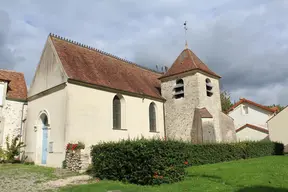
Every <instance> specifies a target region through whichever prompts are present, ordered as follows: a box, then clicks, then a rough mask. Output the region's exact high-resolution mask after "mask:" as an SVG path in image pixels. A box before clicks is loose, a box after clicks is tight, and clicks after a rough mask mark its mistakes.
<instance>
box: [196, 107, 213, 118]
mask: <svg viewBox="0 0 288 192" xmlns="http://www.w3.org/2000/svg"><path fill="white" fill-rule="evenodd" d="M199 113H200V117H201V118H213V116H212V115H211V113H210V112H209V111H208V110H207V109H206V108H205V107H204V108H202V109H199Z"/></svg>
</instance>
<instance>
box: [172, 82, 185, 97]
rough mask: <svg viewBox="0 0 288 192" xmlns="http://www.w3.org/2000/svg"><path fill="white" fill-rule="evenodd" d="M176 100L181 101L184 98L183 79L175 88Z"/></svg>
mask: <svg viewBox="0 0 288 192" xmlns="http://www.w3.org/2000/svg"><path fill="white" fill-rule="evenodd" d="M174 98H175V99H180V98H184V81H183V79H178V80H177V81H176V85H175V87H174Z"/></svg>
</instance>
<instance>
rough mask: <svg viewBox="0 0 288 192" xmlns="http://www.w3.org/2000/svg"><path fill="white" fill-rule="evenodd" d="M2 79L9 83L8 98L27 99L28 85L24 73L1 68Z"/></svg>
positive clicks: (0, 77) (0, 76) (0, 75)
mask: <svg viewBox="0 0 288 192" xmlns="http://www.w3.org/2000/svg"><path fill="white" fill-rule="evenodd" d="M0 80H1V81H6V82H7V83H8V86H7V95H6V97H7V98H9V99H19V100H26V98H27V87H26V82H25V78H24V74H23V73H19V72H15V71H9V70H3V69H0Z"/></svg>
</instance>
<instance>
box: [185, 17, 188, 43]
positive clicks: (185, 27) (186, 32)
mask: <svg viewBox="0 0 288 192" xmlns="http://www.w3.org/2000/svg"><path fill="white" fill-rule="evenodd" d="M184 30H185V49H188V43H187V21H185V23H184Z"/></svg>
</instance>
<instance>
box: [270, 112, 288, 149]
mask: <svg viewBox="0 0 288 192" xmlns="http://www.w3.org/2000/svg"><path fill="white" fill-rule="evenodd" d="M267 123H268V129H269V138H270V140H271V141H275V142H280V143H283V144H284V146H285V151H286V152H288V107H285V108H284V109H283V110H282V111H280V112H279V113H278V114H277V115H275V116H273V117H272V118H270V119H269V120H268V121H267Z"/></svg>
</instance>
